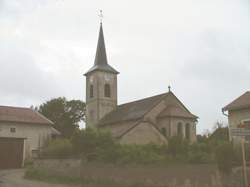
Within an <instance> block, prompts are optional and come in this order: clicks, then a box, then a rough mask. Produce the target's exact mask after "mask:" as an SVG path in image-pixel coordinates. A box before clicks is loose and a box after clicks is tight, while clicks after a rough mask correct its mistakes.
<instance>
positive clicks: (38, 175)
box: [24, 168, 81, 185]
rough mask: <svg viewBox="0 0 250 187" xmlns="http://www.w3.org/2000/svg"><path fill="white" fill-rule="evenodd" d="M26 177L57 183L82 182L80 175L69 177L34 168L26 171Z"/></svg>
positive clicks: (72, 183)
mask: <svg viewBox="0 0 250 187" xmlns="http://www.w3.org/2000/svg"><path fill="white" fill-rule="evenodd" d="M24 178H26V179H32V180H40V181H45V182H50V183H56V184H69V185H78V184H81V179H80V177H69V176H67V177H65V176H59V175H51V174H50V173H48V172H47V171H45V170H42V169H39V170H38V169H33V168H28V169H27V170H26V171H25V175H24Z"/></svg>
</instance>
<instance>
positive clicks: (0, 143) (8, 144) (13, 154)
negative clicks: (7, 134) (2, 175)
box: [0, 137, 24, 169]
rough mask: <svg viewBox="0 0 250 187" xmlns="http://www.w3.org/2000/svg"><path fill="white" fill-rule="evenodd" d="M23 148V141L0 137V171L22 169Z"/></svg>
mask: <svg viewBox="0 0 250 187" xmlns="http://www.w3.org/2000/svg"><path fill="white" fill-rule="evenodd" d="M23 147H24V139H21V138H1V137H0V169H10V168H20V167H22V162H23Z"/></svg>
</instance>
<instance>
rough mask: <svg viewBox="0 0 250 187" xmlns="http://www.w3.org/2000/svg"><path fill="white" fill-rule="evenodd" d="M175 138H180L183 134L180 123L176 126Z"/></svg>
mask: <svg viewBox="0 0 250 187" xmlns="http://www.w3.org/2000/svg"><path fill="white" fill-rule="evenodd" d="M177 136H179V137H182V136H183V132H182V123H178V124H177Z"/></svg>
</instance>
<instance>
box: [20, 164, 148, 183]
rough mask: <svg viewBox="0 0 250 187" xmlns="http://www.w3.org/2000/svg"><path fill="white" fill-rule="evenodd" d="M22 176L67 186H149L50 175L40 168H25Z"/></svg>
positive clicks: (109, 180)
mask: <svg viewBox="0 0 250 187" xmlns="http://www.w3.org/2000/svg"><path fill="white" fill-rule="evenodd" d="M24 178H26V179H30V180H38V181H44V182H48V183H54V184H65V185H69V186H81V187H151V186H148V185H144V184H137V183H134V184H122V183H119V182H116V181H114V180H111V179H104V178H103V179H95V178H90V177H85V178H80V177H70V176H58V175H51V174H49V173H48V172H47V171H45V170H42V169H34V168H27V170H26V172H25V175H24Z"/></svg>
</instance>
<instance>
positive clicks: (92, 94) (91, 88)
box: [89, 84, 94, 98]
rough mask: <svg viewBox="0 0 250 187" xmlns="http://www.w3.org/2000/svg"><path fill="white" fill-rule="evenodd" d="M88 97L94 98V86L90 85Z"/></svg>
mask: <svg viewBox="0 0 250 187" xmlns="http://www.w3.org/2000/svg"><path fill="white" fill-rule="evenodd" d="M89 97H90V98H92V97H94V86H93V85H92V84H91V85H90V88H89Z"/></svg>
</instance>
